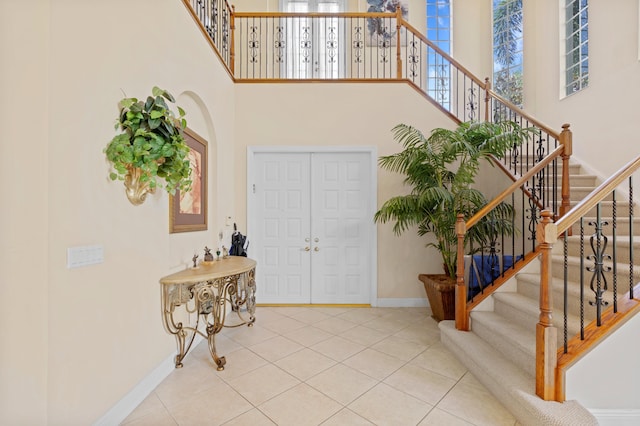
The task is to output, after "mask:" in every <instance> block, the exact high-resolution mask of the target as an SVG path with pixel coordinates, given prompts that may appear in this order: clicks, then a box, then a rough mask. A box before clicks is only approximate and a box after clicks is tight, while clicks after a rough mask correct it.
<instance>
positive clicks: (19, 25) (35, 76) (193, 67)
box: [0, 0, 234, 425]
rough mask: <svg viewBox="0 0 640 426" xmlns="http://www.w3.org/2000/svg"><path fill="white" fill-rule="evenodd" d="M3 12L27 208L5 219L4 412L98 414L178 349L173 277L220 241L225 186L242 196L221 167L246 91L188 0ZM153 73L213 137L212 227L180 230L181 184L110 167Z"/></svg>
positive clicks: (26, 417)
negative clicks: (172, 189) (174, 204)
mask: <svg viewBox="0 0 640 426" xmlns="http://www.w3.org/2000/svg"><path fill="white" fill-rule="evenodd" d="M150 11H152V12H153V19H149V20H148V21H146V20H144V19H141V18H142V17H145V16H149V13H150ZM16 17H23V18H24V19H16ZM0 20H1V25H0V27H2V31H3V32H5V31H7V30H8V33H9V34H10V35H11V37H9V36H3V37H2V38H1V40H2V41H1V42H0V46H1V50H0V52H1V54H2V57H3V58H5V59H9V61H7V62H5V60H3V61H2V64H3V65H2V67H3V70H2V71H3V72H2V79H0V82H1V84H2V89H3V100H2V103H1V104H0V106H1V111H0V112H1V114H0V116H2V117H3V120H4V119H6V121H7V122H6V123H5V122H4V121H3V128H4V129H5V131H4V132H3V137H2V139H3V140H2V144H1V145H0V146H1V149H2V155H0V161H1V162H2V164H1V166H2V167H0V170H2V171H1V172H0V173H2V176H1V177H2V179H1V182H2V185H3V186H2V194H3V198H4V200H5V203H7V204H4V205H5V206H7V205H9V206H13V207H12V208H11V209H3V213H2V219H3V220H2V221H1V222H0V223H2V225H0V226H2V232H1V233H2V256H0V259H1V260H0V262H2V268H1V270H2V283H1V287H0V292H1V294H2V297H0V303H1V304H2V309H0V312H2V313H1V314H0V315H2V321H1V322H0V323H1V324H2V325H1V326H0V327H2V336H3V341H4V342H5V343H4V344H3V345H2V347H1V348H2V349H0V354H1V356H2V358H1V360H0V362H1V365H2V366H1V367H0V369H1V370H0V372H1V377H2V379H1V380H0V383H1V385H0V391H1V393H0V404H1V405H0V423H2V424H52V425H73V424H90V423H93V422H95V421H96V420H97V419H98V418H100V417H101V416H102V415H103V414H104V413H105V412H107V411H108V410H109V409H110V408H111V407H113V406H114V404H116V403H117V402H118V401H119V400H120V399H121V398H122V397H123V396H124V395H125V394H126V393H127V392H129V391H130V390H131V389H132V388H133V387H134V386H135V385H136V384H137V383H138V382H140V381H141V380H142V379H143V378H145V377H146V376H147V375H148V374H149V373H150V372H151V371H152V370H153V369H154V368H156V367H157V366H158V365H159V364H160V363H161V362H162V361H164V360H166V359H167V358H168V357H170V356H171V355H172V353H173V352H174V351H175V345H174V341H173V338H171V336H169V335H167V334H166V333H165V331H164V330H163V328H162V323H161V320H160V318H161V317H160V296H159V295H160V292H159V284H158V279H159V278H160V277H161V276H163V275H166V274H168V273H170V272H173V271H175V270H176V269H181V268H183V267H184V266H185V265H186V264H187V262H188V260H189V259H190V258H191V256H192V255H193V253H194V251H196V250H197V251H199V252H200V253H202V251H203V248H204V246H205V245H209V246H212V245H214V244H217V232H216V231H214V230H216V229H218V228H220V227H221V225H222V223H223V222H222V221H221V220H222V219H221V215H220V212H219V210H220V203H219V202H218V199H223V200H233V196H234V194H233V188H231V187H229V185H223V184H221V182H222V179H221V178H220V177H224V176H229V175H232V174H233V167H234V162H233V161H232V158H233V150H232V141H233V138H234V135H233V120H234V117H233V112H234V107H233V105H234V97H233V90H234V89H233V85H232V83H231V81H230V79H229V77H228V75H227V74H226V72H225V71H224V70H223V69H222V68H221V67H220V64H219V62H218V60H217V58H216V57H215V56H214V55H213V54H212V51H211V48H210V47H209V46H208V45H207V44H206V43H205V42H204V39H203V38H202V36H201V34H200V32H199V31H198V30H197V28H196V27H195V26H194V24H193V22H192V20H191V18H190V17H189V15H188V14H187V13H186V10H185V8H184V6H183V5H182V4H181V3H180V2H177V1H173V0H161V1H158V0H153V1H151V0H149V1H138V2H130V1H125V0H114V1H110V2H98V3H96V2H82V1H77V0H76V1H73V0H67V1H65V0H57V1H55V2H49V1H39V2H18V1H10V2H8V3H7V2H3V3H2V6H1V9H0ZM25 23H29V24H30V25H26V26H25ZM150 28H153V29H154V30H153V31H151V30H150ZM9 40H12V41H13V43H15V44H14V45H12V44H9V43H8V42H9ZM18 40H19V41H20V42H19V43H18V42H17V41H18ZM7 64H8V65H9V67H6V65H7ZM7 68H8V69H7ZM5 71H6V72H5ZM154 85H158V86H160V87H163V88H165V89H167V90H169V91H171V92H172V93H173V94H174V95H176V97H177V98H178V100H179V104H180V105H181V106H184V107H185V109H187V110H188V111H187V119H188V120H189V124H190V127H192V128H193V129H194V130H195V131H196V132H197V133H199V134H200V135H202V136H203V137H204V138H206V139H208V140H209V142H210V145H209V152H210V157H209V158H210V160H209V170H210V178H211V182H213V184H212V185H211V186H210V189H209V194H208V195H209V200H210V207H211V208H210V210H209V215H208V221H209V231H207V232H193V233H185V234H173V235H170V234H169V233H168V196H167V194H166V193H162V192H160V191H159V192H157V193H156V194H155V195H153V196H151V197H150V198H148V199H147V201H146V202H145V203H144V204H143V205H142V206H138V207H136V206H133V205H132V204H130V203H129V201H128V200H127V199H126V197H125V194H124V189H123V185H122V183H121V182H111V181H109V180H108V179H107V175H108V164H107V163H106V161H105V157H104V154H103V153H102V150H103V148H104V147H105V146H106V144H107V142H108V141H109V140H110V139H111V138H112V137H113V136H114V135H115V131H114V129H113V123H114V122H115V119H116V116H117V113H118V110H117V102H118V101H119V100H120V99H121V98H122V97H123V92H124V93H126V95H127V96H135V97H145V96H146V95H147V94H148V93H150V90H151V87H152V86H154ZM7 117H8V119H7ZM18 154H22V155H18ZM25 154H26V155H25ZM222 158H224V159H225V160H224V161H222V160H221V159H222ZM22 159H24V160H23V161H20V160H22ZM230 159H231V161H230ZM27 167H28V169H27ZM227 205H230V206H233V202H228V203H227ZM94 244H99V245H102V246H103V248H104V262H103V263H102V264H99V265H94V266H87V267H82V268H78V269H67V268H66V250H67V248H68V247H74V246H83V245H94Z"/></svg>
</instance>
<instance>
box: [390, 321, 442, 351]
mask: <svg viewBox="0 0 640 426" xmlns="http://www.w3.org/2000/svg"><path fill="white" fill-rule="evenodd" d="M394 336H396V337H400V338H401V339H405V340H409V341H411V342H415V343H419V344H421V345H424V346H431V345H434V344H436V343H438V342H440V332H439V331H438V330H437V329H435V330H432V329H429V328H428V327H425V326H424V325H423V324H419V325H417V324H412V325H410V326H408V327H406V328H403V329H402V330H400V331H398V332H397V333H395V334H394Z"/></svg>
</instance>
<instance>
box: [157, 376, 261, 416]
mask: <svg viewBox="0 0 640 426" xmlns="http://www.w3.org/2000/svg"><path fill="white" fill-rule="evenodd" d="M252 408H253V406H252V405H251V404H250V403H249V402H247V400H246V399H244V398H243V397H242V396H240V395H239V394H238V393H237V392H235V391H234V390H233V389H232V388H231V387H230V386H229V385H227V384H226V383H221V384H220V385H219V386H215V387H213V388H210V389H208V390H205V391H203V392H200V393H197V394H195V395H193V396H191V395H185V396H184V397H183V399H182V402H181V403H180V404H178V405H176V406H175V407H172V408H170V409H169V412H170V413H171V415H172V416H173V418H175V419H176V422H177V423H178V424H179V425H180V426H190V425H203V424H206V425H221V424H224V423H225V422H227V421H229V420H231V419H233V418H235V417H237V416H239V415H240V414H242V413H244V412H247V411H249V410H251V409H252Z"/></svg>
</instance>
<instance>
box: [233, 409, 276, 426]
mask: <svg viewBox="0 0 640 426" xmlns="http://www.w3.org/2000/svg"><path fill="white" fill-rule="evenodd" d="M224 426H275V423H274V422H272V421H271V420H270V419H269V418H268V417H267V416H265V415H264V414H262V412H261V411H260V410H258V409H257V408H254V409H253V410H251V411H247V412H246V413H243V414H240V415H239V416H238V417H235V418H233V419H231V420H229V421H228V422H227V423H225V424H224Z"/></svg>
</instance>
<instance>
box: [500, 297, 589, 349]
mask: <svg viewBox="0 0 640 426" xmlns="http://www.w3.org/2000/svg"><path fill="white" fill-rule="evenodd" d="M494 312H495V313H497V314H499V315H502V316H503V317H505V318H506V320H507V321H511V322H513V323H514V324H518V325H519V326H521V327H524V328H526V329H528V330H532V332H535V329H536V324H537V323H538V321H539V315H530V314H529V313H526V312H521V311H519V310H517V309H516V308H514V307H513V306H510V305H508V304H506V303H503V302H502V301H498V300H495V301H494ZM552 322H553V325H554V326H555V327H556V328H557V329H558V339H557V344H558V347H560V346H562V345H563V342H564V335H563V331H562V330H563V328H564V325H563V317H562V314H560V313H557V314H555V315H553V317H552ZM578 332H579V328H578V327H575V326H570V327H569V336H573V335H575V334H576V333H578Z"/></svg>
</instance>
